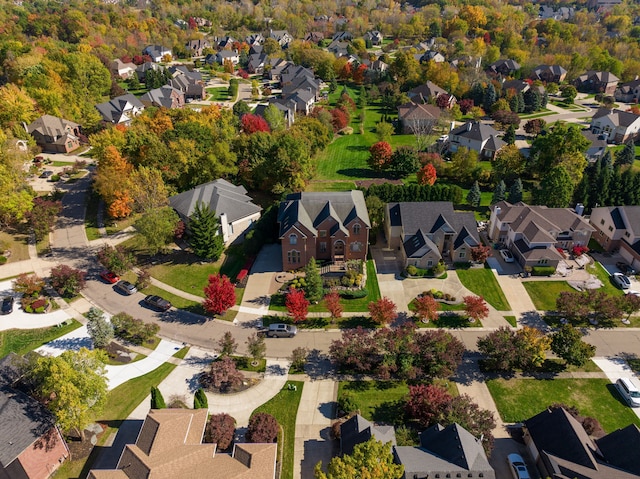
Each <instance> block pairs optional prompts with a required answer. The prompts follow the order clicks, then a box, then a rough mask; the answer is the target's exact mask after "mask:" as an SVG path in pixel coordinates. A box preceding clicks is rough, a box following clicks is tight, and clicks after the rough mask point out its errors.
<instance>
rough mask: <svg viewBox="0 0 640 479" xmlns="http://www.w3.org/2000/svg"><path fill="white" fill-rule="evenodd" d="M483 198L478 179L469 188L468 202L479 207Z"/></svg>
mask: <svg viewBox="0 0 640 479" xmlns="http://www.w3.org/2000/svg"><path fill="white" fill-rule="evenodd" d="M481 198H482V196H481V195H480V185H479V184H478V182H477V181H474V182H473V186H472V187H471V189H470V190H469V193H467V203H469V204H470V205H471V206H473V207H476V208H477V207H478V206H480V199H481Z"/></svg>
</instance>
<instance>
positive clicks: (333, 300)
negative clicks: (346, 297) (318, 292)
mask: <svg viewBox="0 0 640 479" xmlns="http://www.w3.org/2000/svg"><path fill="white" fill-rule="evenodd" d="M324 302H325V305H326V306H327V309H328V310H329V313H331V318H332V319H338V318H341V317H342V304H340V295H339V294H338V292H337V291H336V290H335V289H332V290H331V291H330V292H329V293H327V294H326V295H325V297H324Z"/></svg>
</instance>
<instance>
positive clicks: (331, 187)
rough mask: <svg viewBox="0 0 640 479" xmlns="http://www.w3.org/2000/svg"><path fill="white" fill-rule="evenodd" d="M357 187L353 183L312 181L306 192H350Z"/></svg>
mask: <svg viewBox="0 0 640 479" xmlns="http://www.w3.org/2000/svg"><path fill="white" fill-rule="evenodd" d="M355 187H356V185H355V183H354V182H353V181H311V183H309V184H308V185H307V189H306V190H305V191H350V190H353V189H354V188H355Z"/></svg>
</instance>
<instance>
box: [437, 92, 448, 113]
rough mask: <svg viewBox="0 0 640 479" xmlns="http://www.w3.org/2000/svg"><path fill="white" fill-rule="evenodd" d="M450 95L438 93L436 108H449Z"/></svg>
mask: <svg viewBox="0 0 640 479" xmlns="http://www.w3.org/2000/svg"><path fill="white" fill-rule="evenodd" d="M449 98H450V95H449V94H448V93H440V94H439V95H438V97H437V98H436V106H437V107H438V108H440V109H443V110H444V109H445V108H449V106H450V105H451V103H449Z"/></svg>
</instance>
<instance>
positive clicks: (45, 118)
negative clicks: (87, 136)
mask: <svg viewBox="0 0 640 479" xmlns="http://www.w3.org/2000/svg"><path fill="white" fill-rule="evenodd" d="M27 132H28V133H29V134H30V135H31V136H32V137H33V139H34V140H35V141H36V144H37V145H38V146H39V147H40V148H42V150H43V151H49V152H52V153H69V152H70V151H73V150H75V149H76V148H78V147H80V138H79V136H80V134H81V133H80V125H78V124H77V123H74V122H72V121H69V120H65V119H64V118H58V117H57V116H51V115H42V116H41V117H40V118H38V119H37V120H35V121H34V122H33V123H31V124H29V125H28V126H27Z"/></svg>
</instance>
